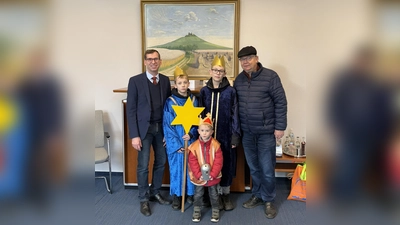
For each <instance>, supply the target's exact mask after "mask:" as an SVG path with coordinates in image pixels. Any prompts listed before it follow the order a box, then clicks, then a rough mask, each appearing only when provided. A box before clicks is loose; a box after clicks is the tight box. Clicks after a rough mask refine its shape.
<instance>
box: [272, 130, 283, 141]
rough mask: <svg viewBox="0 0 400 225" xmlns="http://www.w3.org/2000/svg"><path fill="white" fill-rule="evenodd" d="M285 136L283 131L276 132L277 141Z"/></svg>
mask: <svg viewBox="0 0 400 225" xmlns="http://www.w3.org/2000/svg"><path fill="white" fill-rule="evenodd" d="M284 134H285V132H284V131H283V130H275V132H274V135H275V138H276V140H279V139H281V138H282V137H283V135H284Z"/></svg>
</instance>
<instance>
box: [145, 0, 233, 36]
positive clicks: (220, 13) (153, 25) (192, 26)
mask: <svg viewBox="0 0 400 225" xmlns="http://www.w3.org/2000/svg"><path fill="white" fill-rule="evenodd" d="M145 13H146V24H147V26H146V36H147V37H148V38H154V37H159V38H163V37H182V36H185V35H187V34H188V33H189V32H191V33H193V34H195V35H197V36H199V37H209V36H216V37H220V38H226V39H231V38H233V35H234V15H235V13H234V4H195V5H171V4H148V5H146V6H145Z"/></svg>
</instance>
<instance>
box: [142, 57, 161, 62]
mask: <svg viewBox="0 0 400 225" xmlns="http://www.w3.org/2000/svg"><path fill="white" fill-rule="evenodd" d="M145 60H146V61H147V62H153V61H154V62H158V61H160V59H159V58H147V59H145Z"/></svg>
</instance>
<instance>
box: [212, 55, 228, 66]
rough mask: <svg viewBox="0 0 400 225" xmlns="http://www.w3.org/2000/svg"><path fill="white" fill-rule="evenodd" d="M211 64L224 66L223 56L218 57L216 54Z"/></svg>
mask: <svg viewBox="0 0 400 225" xmlns="http://www.w3.org/2000/svg"><path fill="white" fill-rule="evenodd" d="M211 66H212V67H213V66H222V67H224V68H225V60H224V56H221V58H218V56H215V58H214V60H213V61H212V63H211Z"/></svg>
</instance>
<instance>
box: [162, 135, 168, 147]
mask: <svg viewBox="0 0 400 225" xmlns="http://www.w3.org/2000/svg"><path fill="white" fill-rule="evenodd" d="M162 142H163V146H164V147H165V146H166V145H167V142H166V141H165V137H163V139H162Z"/></svg>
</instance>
